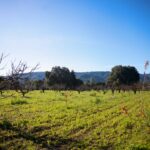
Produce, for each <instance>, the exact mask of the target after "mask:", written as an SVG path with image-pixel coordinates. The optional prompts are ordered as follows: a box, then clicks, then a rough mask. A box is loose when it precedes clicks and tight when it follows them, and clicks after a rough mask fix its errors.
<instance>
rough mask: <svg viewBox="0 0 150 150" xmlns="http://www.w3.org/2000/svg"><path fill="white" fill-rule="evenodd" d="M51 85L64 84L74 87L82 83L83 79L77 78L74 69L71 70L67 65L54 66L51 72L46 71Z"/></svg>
mask: <svg viewBox="0 0 150 150" xmlns="http://www.w3.org/2000/svg"><path fill="white" fill-rule="evenodd" d="M45 76H46V80H47V83H48V85H49V86H53V85H59V86H60V85H63V86H64V87H66V88H73V87H76V86H78V85H81V84H82V81H81V80H79V79H76V77H75V73H74V71H71V72H70V71H69V69H68V68H66V67H62V68H61V67H59V66H56V67H53V68H52V70H51V72H48V71H47V72H46V73H45Z"/></svg>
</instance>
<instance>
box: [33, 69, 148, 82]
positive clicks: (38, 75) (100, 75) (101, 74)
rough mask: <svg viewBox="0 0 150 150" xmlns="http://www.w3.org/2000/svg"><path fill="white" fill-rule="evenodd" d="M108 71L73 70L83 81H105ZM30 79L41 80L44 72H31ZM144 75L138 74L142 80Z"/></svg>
mask: <svg viewBox="0 0 150 150" xmlns="http://www.w3.org/2000/svg"><path fill="white" fill-rule="evenodd" d="M109 74H110V72H109V71H92V72H75V75H76V77H77V78H78V79H81V80H82V81H83V82H86V81H90V80H94V81H95V82H105V81H106V80H107V78H108V76H109ZM31 78H32V80H43V79H44V78H45V72H34V73H32V77H31ZM143 78H144V75H143V74H140V80H141V81H143ZM146 81H148V82H150V74H147V75H146Z"/></svg>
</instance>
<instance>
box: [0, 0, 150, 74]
mask: <svg viewBox="0 0 150 150" xmlns="http://www.w3.org/2000/svg"><path fill="white" fill-rule="evenodd" d="M149 8H150V1H149V0H0V52H4V53H5V54H9V59H11V60H13V59H16V60H24V61H26V62H28V64H29V65H30V66H33V65H34V64H36V63H38V62H40V69H39V70H50V69H51V67H52V66H57V65H60V66H66V67H68V68H70V69H73V70H75V71H106V70H111V68H112V67H113V66H115V65H120V64H121V65H133V66H135V67H137V69H138V71H139V72H141V73H142V72H143V70H144V67H143V66H144V62H145V61H146V60H149V59H150V9H149Z"/></svg>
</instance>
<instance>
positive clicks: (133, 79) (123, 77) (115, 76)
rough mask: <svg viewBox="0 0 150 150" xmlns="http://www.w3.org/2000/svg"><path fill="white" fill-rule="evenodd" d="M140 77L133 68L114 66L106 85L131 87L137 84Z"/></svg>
mask: <svg viewBox="0 0 150 150" xmlns="http://www.w3.org/2000/svg"><path fill="white" fill-rule="evenodd" d="M139 80H140V75H139V73H138V71H137V69H136V68H135V67H133V66H121V65H119V66H115V67H113V68H112V71H111V73H110V76H109V77H108V81H107V83H108V84H110V85H112V86H120V85H132V84H134V83H137V82H139Z"/></svg>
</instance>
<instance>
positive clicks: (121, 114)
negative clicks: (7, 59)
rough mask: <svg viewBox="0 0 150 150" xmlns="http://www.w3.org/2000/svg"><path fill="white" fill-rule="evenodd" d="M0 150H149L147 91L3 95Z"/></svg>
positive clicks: (149, 133)
mask: <svg viewBox="0 0 150 150" xmlns="http://www.w3.org/2000/svg"><path fill="white" fill-rule="evenodd" d="M7 95H12V96H7ZM0 149H2V150H3V149H4V150H5V149H6V150H7V149H8V150H11V149H12V150H13V149H19V150H20V149H31V150H32V149H33V150H34V149H35V150H36V149H44V150H45V149H65V150H67V149H102V150H105V149H106V150H115V149H126V150H140V149H143V150H147V149H150V92H149V91H141V92H137V94H134V93H133V92H132V91H128V92H120V93H119V92H115V94H114V95H112V92H111V91H107V93H106V94H103V91H82V92H77V91H45V93H41V92H40V91H32V92H30V93H28V94H26V96H25V97H22V96H21V95H20V94H18V93H16V92H14V91H4V93H3V96H1V99H0Z"/></svg>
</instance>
